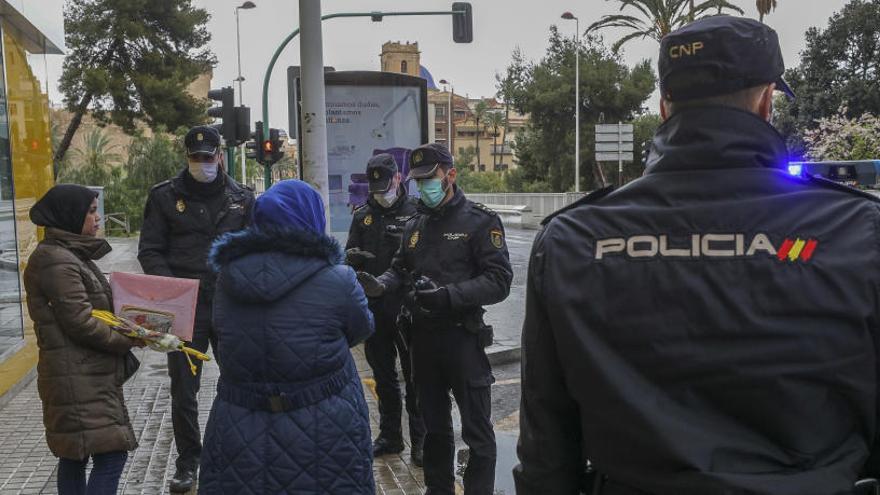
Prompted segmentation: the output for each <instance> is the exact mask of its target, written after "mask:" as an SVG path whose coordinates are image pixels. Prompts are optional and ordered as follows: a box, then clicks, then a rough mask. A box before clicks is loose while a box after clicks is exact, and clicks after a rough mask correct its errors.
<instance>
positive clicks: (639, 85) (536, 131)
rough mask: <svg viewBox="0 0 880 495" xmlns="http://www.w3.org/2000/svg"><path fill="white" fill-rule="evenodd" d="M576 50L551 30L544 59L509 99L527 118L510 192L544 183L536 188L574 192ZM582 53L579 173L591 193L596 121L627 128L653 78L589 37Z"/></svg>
mask: <svg viewBox="0 0 880 495" xmlns="http://www.w3.org/2000/svg"><path fill="white" fill-rule="evenodd" d="M574 50H575V46H574V41H573V40H571V39H569V38H567V37H562V36H560V35H559V32H558V31H557V30H556V28H555V27H551V29H550V44H549V47H548V48H547V52H546V55H545V57H544V58H543V59H541V61H540V62H537V63H530V64H528V66H527V67H526V69H525V71H524V74H523V83H522V85H521V86H519V87H518V88H517V89H515V90H514V91H513V94H511V95H510V101H511V102H512V103H513V105H514V107H515V108H516V110H517V111H518V112H520V113H523V114H526V113H528V114H529V115H530V116H531V118H530V121H529V124H528V125H527V127H526V128H525V129H524V130H523V131H522V132H518V133H517V135H516V139H515V141H514V144H513V146H514V150H515V151H516V156H517V160H518V163H519V170H518V171H517V172H516V175H515V176H514V177H513V178H511V179H510V180H509V183H510V185H511V187H512V188H514V187H516V186H522V187H523V188H522V189H513V190H517V191H523V192H525V187H529V188H531V186H526V185H527V184H531V183H543V184H541V185H540V187H541V188H543V189H544V190H545V191H555V192H563V191H567V190H570V189H573V186H574V180H573V179H574V153H573V151H574V127H575V125H574V124H575V123H574V118H573V116H574V114H575V108H574V105H575V101H574V94H575V90H574V80H575V78H574V69H575V68H574V60H575V52H574ZM580 50H581V53H580V64H581V67H580V74H581V79H580V95H581V101H580V102H579V104H580V105H581V107H580V115H581V126H580V128H581V136H580V138H581V139H580V142H581V153H582V157H583V158H584V159H583V160H582V161H581V167H582V169H581V171H582V172H583V167H590V169H589V170H588V173H587V174H581V179H582V181H583V182H584V183H583V184H582V185H584V186H586V189H589V188H593V187H597V186H599V185H601V183H602V181H601V179H599V178H598V177H599V176H600V175H601V174H600V173H599V170H600V169H599V168H598V165H596V164H595V160H593V158H592V157H593V155H594V148H595V146H594V141H595V127H594V124H596V123H597V122H599V117H600V115H601V116H604V118H605V121H606V122H629V121H630V120H632V119H633V118H634V117H635V116H636V115H639V114H641V113H642V112H643V108H642V105H643V104H644V102H645V101H646V100H647V99H648V96H650V94H651V93H652V92H653V91H654V88H655V86H656V77H655V76H654V71H653V69H652V68H651V63H650V61H648V60H645V61H642V62H640V63H639V64H637V65H636V66H635V67H633V68H629V67H627V66H626V65H624V63H623V62H622V60H621V58H620V56H619V55H617V54H614V53H612V52H611V51H610V50H608V49H607V48H606V47H605V46H604V45H603V44H602V41H601V40H600V39H599V38H596V37H593V36H587V37H586V38H585V40H584V42H582V43H581V44H580ZM615 169H616V167H615ZM589 172H591V173H589Z"/></svg>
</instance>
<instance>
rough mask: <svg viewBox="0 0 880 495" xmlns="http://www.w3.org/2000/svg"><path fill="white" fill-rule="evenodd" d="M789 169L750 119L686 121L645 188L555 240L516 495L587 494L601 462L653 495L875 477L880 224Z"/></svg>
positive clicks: (534, 322)
mask: <svg viewBox="0 0 880 495" xmlns="http://www.w3.org/2000/svg"><path fill="white" fill-rule="evenodd" d="M786 159H787V156H786V149H785V146H784V144H783V140H782V138H781V137H780V136H779V134H778V133H777V132H776V131H775V130H774V129H773V128H772V127H771V126H770V125H769V124H767V123H766V122H764V121H762V120H761V119H759V118H757V117H756V116H754V115H752V114H749V113H746V112H741V111H738V110H733V109H723V108H710V109H701V110H688V111H683V112H681V114H677V115H676V116H673V117H672V118H671V119H669V120H668V121H667V122H666V123H665V124H663V125H662V126H661V127H660V129H659V130H658V132H657V135H656V137H655V139H654V142H653V151H652V154H651V156H650V158H649V166H648V169H647V173H646V175H645V176H644V177H642V178H640V179H638V180H636V181H634V182H632V183H630V184H628V185H627V186H625V187H623V188H621V189H619V190H617V191H614V192H609V191H602V192H600V193H598V194H594V195H592V196H590V197H587V198H586V199H584V200H582V201H580V202H579V203H578V204H575V205H573V206H572V207H570V208H568V209H566V210H564V211H562V212H560V213H558V214H557V215H556V216H555V218H552V219H551V220H549V221H548V222H547V223H546V227H545V228H544V230H543V231H542V232H541V233H540V234H539V236H538V237H537V239H536V241H535V245H534V247H533V252H532V255H531V262H530V266H529V276H528V284H527V296H526V317H525V324H524V327H523V348H522V352H523V367H522V408H521V411H520V427H521V434H520V439H519V450H518V452H519V457H520V460H521V464H520V465H519V466H518V467H517V468H516V469H515V470H514V477H515V481H516V485H517V493H519V494H532V493H541V494H550V493H552V494H557V493H566V494H567V493H576V489H577V487H578V484H579V483H580V480H581V474H582V473H583V472H584V469H583V468H584V465H585V463H586V461H587V460H589V461H590V462H592V463H593V465H594V466H595V467H596V468H597V470H598V471H599V472H600V473H602V474H604V475H605V476H607V477H608V478H609V479H611V480H612V481H613V482H614V483H617V484H623V485H626V486H629V487H632V488H633V489H636V490H638V493H646V494H656V495H706V494H746V493H749V494H767V495H770V494H772V495H831V494H840V493H848V490H851V487H852V485H853V482H854V481H855V480H856V479H857V477H858V476H859V474H874V475H876V474H877V470H876V469H875V468H873V467H870V465H868V464H866V462H867V460H868V458H869V454H870V453H871V452H872V451H873V450H874V449H875V447H874V444H875V438H876V432H877V401H878V385H877V384H878V379H877V375H878V359H877V355H878V345H877V340H878V339H877V329H878V324H880V321H878V304H880V291H878V284H880V208H878V204H877V202H876V200H874V198H872V197H869V196H867V195H866V194H863V193H861V192H859V191H855V190H850V189H848V188H846V187H844V186H838V185H836V184H830V183H826V182H825V181H821V180H809V179H807V180H804V179H800V178H795V177H791V176H790V175H789V174H788V173H787V172H786V165H787V164H786ZM602 493H603V494H608V495H611V494H613V493H615V492H614V491H613V490H611V489H609V490H607V491H605V492H602ZM626 493H633V492H632V491H627V492H626Z"/></svg>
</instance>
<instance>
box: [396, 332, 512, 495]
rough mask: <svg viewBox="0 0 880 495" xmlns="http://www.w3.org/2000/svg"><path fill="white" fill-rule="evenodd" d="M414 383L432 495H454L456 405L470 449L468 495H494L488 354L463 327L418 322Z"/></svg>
mask: <svg viewBox="0 0 880 495" xmlns="http://www.w3.org/2000/svg"><path fill="white" fill-rule="evenodd" d="M411 342H412V347H411V349H410V351H411V353H412V361H413V379H414V381H415V385H416V392H417V393H418V397H419V409H420V411H421V412H422V417H423V418H424V420H425V428H426V430H427V434H426V435H425V446H424V449H425V450H424V453H425V468H424V469H425V485H426V486H427V487H428V491H427V493H429V494H431V495H439V494H443V495H446V494H449V495H451V494H453V493H455V489H454V483H455V475H454V466H453V463H454V462H455V436H454V433H453V429H452V403H451V400H450V393H451V394H452V397H454V398H455V403H456V404H457V405H458V410H459V412H460V413H461V429H462V431H461V436H462V439H463V440H464V442H465V443H466V444H467V446H468V448H469V449H470V455H469V457H468V464H467V468H466V469H465V472H464V491H465V494H467V495H492V493H493V492H494V487H495V458H496V455H497V451H496V446H495V432H494V431H493V429H492V397H491V385H492V383H493V382H494V378H493V377H492V369H491V367H490V366H489V359H488V358H487V357H486V352H485V350H484V349H483V347H482V346H480V343H479V339H478V337H477V335H476V334H474V333H471V332H469V331H467V330H465V329H464V327H463V326H462V325H461V324H453V323H445V324H443V323H439V322H430V321H428V322H425V321H424V320H422V321H420V320H417V321H416V322H415V324H414V330H413V335H412V339H411Z"/></svg>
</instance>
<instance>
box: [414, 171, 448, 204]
mask: <svg viewBox="0 0 880 495" xmlns="http://www.w3.org/2000/svg"><path fill="white" fill-rule="evenodd" d="M445 179H446V178H445V177H444V178H443V179H427V180H420V181H418V184H417V185H418V188H419V195H420V196H421V199H422V203H425V206H427V207H428V208H436V207H437V206H439V205H440V203H442V202H443V199H444V198H445V197H446V188H445V187H443V183H444V182H445Z"/></svg>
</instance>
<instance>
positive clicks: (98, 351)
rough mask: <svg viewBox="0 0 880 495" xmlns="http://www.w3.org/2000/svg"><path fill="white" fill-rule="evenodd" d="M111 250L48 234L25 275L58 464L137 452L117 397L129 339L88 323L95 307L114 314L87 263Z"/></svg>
mask: <svg viewBox="0 0 880 495" xmlns="http://www.w3.org/2000/svg"><path fill="white" fill-rule="evenodd" d="M109 251H110V245H109V244H107V242H106V241H104V240H103V239H98V238H95V237H87V236H81V235H74V234H70V233H68V232H65V231H62V230H57V229H52V228H49V229H47V230H46V239H45V240H44V241H42V242H41V243H40V244H39V245H38V246H37V249H36V250H35V251H34V253H33V254H32V255H31V257H30V259H29V260H28V266H27V268H26V269H25V271H24V285H25V289H26V290H27V304H28V309H29V311H30V315H31V318H32V319H33V320H34V330H35V332H36V334H37V344H38V346H39V348H40V360H39V363H38V365H37V388H38V390H39V392H40V399H41V400H42V401H43V423H44V424H45V426H46V442H47V443H48V444H49V449H50V450H51V451H52V453H53V454H55V455H56V456H58V457H64V458H68V459H85V458H86V457H87V456H89V455H91V454H98V453H103V452H114V451H127V450H134V449H135V448H136V447H137V441H136V440H135V437H134V431H133V430H132V428H131V422H130V421H129V418H128V411H127V410H126V408H125V402H124V398H123V395H122V383H123V382H124V380H125V377H124V356H125V354H126V352H127V351H128V350H129V349H130V348H131V340H130V339H128V338H127V337H124V336H122V335H120V334H119V333H117V332H115V331H114V330H112V329H111V328H110V327H108V326H107V325H105V324H104V323H102V322H100V321H98V320H96V319H95V318H93V317H92V316H91V311H92V309H93V308H95V309H105V310H112V308H113V304H112V294H111V292H110V285H109V284H108V283H107V279H106V278H104V275H103V274H102V273H101V272H100V270H99V269H98V267H97V266H95V264H94V262H93V261H92V260H93V259H99V258H101V257H102V256H104V255H105V254H107V253H108V252H109Z"/></svg>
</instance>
